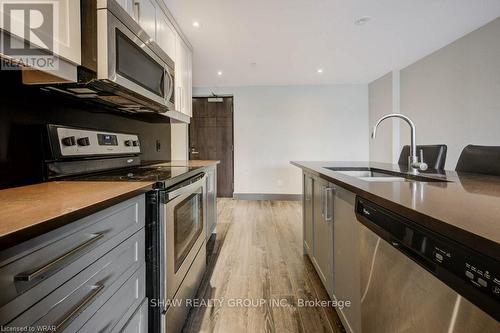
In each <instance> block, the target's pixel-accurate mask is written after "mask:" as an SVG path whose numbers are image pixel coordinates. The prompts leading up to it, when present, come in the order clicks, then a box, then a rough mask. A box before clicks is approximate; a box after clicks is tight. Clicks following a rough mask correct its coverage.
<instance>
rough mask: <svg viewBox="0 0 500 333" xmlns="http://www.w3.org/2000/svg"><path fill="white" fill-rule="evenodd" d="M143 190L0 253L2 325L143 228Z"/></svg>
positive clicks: (0, 317) (0, 314)
mask: <svg viewBox="0 0 500 333" xmlns="http://www.w3.org/2000/svg"><path fill="white" fill-rule="evenodd" d="M144 206H145V197H144V195H141V196H138V197H135V198H132V199H130V200H127V201H125V202H122V203H120V204H118V205H115V206H113V207H110V208H108V209H105V210H103V211H101V212H99V213H96V214H93V215H91V216H88V217H86V218H84V219H81V220H78V221H76V222H74V223H71V224H68V225H65V226H64V227H61V228H59V229H56V230H54V231H52V232H49V233H47V234H44V235H42V236H39V237H37V238H35V239H32V240H29V241H27V242H25V243H22V244H20V245H17V246H15V247H13V248H10V249H7V250H5V251H2V252H1V253H0V289H1V290H2V293H0V324H3V323H5V322H8V321H10V320H11V319H12V318H14V317H15V316H16V315H18V314H19V313H21V312H22V311H24V310H26V309H27V308H28V307H29V306H31V305H32V304H34V303H36V302H37V301H39V300H40V299H42V298H43V297H45V296H46V295H47V294H49V293H50V292H51V291H53V290H54V289H55V288H56V287H58V286H60V285H62V284H63V283H64V282H66V281H68V280H69V279H70V278H72V277H73V276H75V275H76V274H78V273H79V272H80V271H82V270H83V269H84V268H86V267H88V266H89V265H90V264H92V263H93V262H94V261H96V259H98V258H100V257H102V256H103V255H104V254H106V253H107V252H109V251H110V250H111V249H113V248H114V247H115V246H117V245H118V244H120V243H121V242H123V241H124V240H125V239H127V238H128V237H130V236H131V235H132V234H134V233H135V232H137V231H138V230H139V229H141V228H143V227H144V218H145V215H144V214H145V213H144V212H145V211H144Z"/></svg>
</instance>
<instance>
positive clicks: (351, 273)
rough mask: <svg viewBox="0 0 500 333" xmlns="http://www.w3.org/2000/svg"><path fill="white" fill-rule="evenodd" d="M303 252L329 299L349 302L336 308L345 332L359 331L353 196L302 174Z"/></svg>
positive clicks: (357, 232) (357, 248) (357, 242)
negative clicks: (349, 303)
mask: <svg viewBox="0 0 500 333" xmlns="http://www.w3.org/2000/svg"><path fill="white" fill-rule="evenodd" d="M303 177H304V178H303V191H304V193H303V214H304V215H303V223H304V225H303V230H304V244H303V245H304V253H305V254H307V255H309V257H310V258H311V261H312V263H313V266H314V268H315V269H316V271H317V272H318V275H319V277H320V279H321V281H322V283H323V285H324V287H325V289H326V290H327V292H328V294H329V295H330V297H331V299H333V300H339V301H350V302H351V306H350V307H344V308H343V309H340V308H337V312H338V313H339V316H340V318H341V320H342V323H343V324H344V327H345V328H346V330H347V331H349V332H359V331H360V329H361V328H360V323H361V317H360V299H361V295H360V281H359V276H360V274H359V272H360V268H359V240H358V235H359V223H358V222H357V219H356V214H355V210H354V205H355V199H356V196H355V194H354V193H352V192H350V191H347V190H345V189H343V188H341V187H339V186H337V185H334V184H332V183H329V182H328V181H326V180H324V179H322V178H319V177H317V176H315V175H311V174H308V173H307V172H305V173H304V174H303Z"/></svg>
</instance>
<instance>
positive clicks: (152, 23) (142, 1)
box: [120, 0, 156, 41]
mask: <svg viewBox="0 0 500 333" xmlns="http://www.w3.org/2000/svg"><path fill="white" fill-rule="evenodd" d="M120 2H121V3H125V5H126V2H127V1H126V0H121V1H120ZM122 6H123V4H122ZM132 6H133V8H132V13H133V17H134V19H135V20H136V21H137V22H138V23H139V25H140V26H141V27H142V28H143V29H144V31H146V33H147V34H148V35H149V37H150V38H151V39H153V40H154V41H156V4H155V2H154V0H133V3H132Z"/></svg>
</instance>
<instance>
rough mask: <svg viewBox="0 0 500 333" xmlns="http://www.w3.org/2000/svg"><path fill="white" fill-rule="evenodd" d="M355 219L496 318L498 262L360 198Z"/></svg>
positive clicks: (498, 312) (499, 298) (499, 315)
mask: <svg viewBox="0 0 500 333" xmlns="http://www.w3.org/2000/svg"><path fill="white" fill-rule="evenodd" d="M356 216H357V218H358V220H359V221H360V222H361V223H363V224H364V225H365V226H367V227H368V228H370V230H372V231H373V232H375V233H376V234H377V235H379V236H380V237H381V238H383V239H385V240H386V241H387V242H388V243H389V244H391V245H392V246H393V247H395V248H397V249H398V250H399V251H400V252H402V253H403V254H404V255H406V256H407V257H409V258H410V259H412V260H413V261H415V262H416V263H418V264H419V265H420V266H422V267H423V268H425V269H427V270H428V271H429V272H431V273H432V274H434V275H435V276H436V277H437V278H439V279H440V280H442V281H443V282H445V283H446V284H447V285H448V286H450V287H451V288H452V289H454V290H455V291H457V292H458V293H459V294H461V295H463V296H464V297H466V298H467V299H469V300H470V301H471V302H472V303H474V304H476V305H478V306H479V307H480V308H482V309H483V310H484V311H486V312H488V313H489V314H490V315H492V316H493V317H495V319H497V320H500V263H499V262H498V261H496V260H494V259H493V258H490V257H487V256H484V255H482V254H480V253H478V252H476V251H475V250H474V249H471V248H468V247H466V246H464V245H461V244H459V243H457V242H456V241H454V240H452V239H449V238H447V237H444V236H442V235H440V234H437V233H435V232H434V231H431V230H428V229H427V228H425V227H422V226H421V225H419V224H417V223H416V222H414V221H411V220H409V219H407V218H405V217H402V216H400V215H398V214H396V213H394V212H391V211H388V210H387V209H385V208H383V207H380V206H378V205H376V204H374V203H372V202H370V201H367V200H365V199H362V198H359V197H358V198H357V199H356Z"/></svg>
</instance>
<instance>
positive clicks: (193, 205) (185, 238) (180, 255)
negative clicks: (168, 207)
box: [174, 189, 203, 273]
mask: <svg viewBox="0 0 500 333" xmlns="http://www.w3.org/2000/svg"><path fill="white" fill-rule="evenodd" d="M202 232H203V194H202V192H201V189H200V191H199V192H195V193H192V194H191V195H189V196H188V197H187V198H186V199H184V200H183V201H181V202H180V203H178V204H177V205H176V206H175V208H174V268H175V272H176V273H177V271H178V270H179V268H180V267H181V266H182V263H183V262H184V259H186V257H187V255H188V254H189V252H190V251H191V249H192V248H193V246H194V244H195V243H196V240H197V239H198V238H199V236H200V235H201V233H202Z"/></svg>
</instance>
